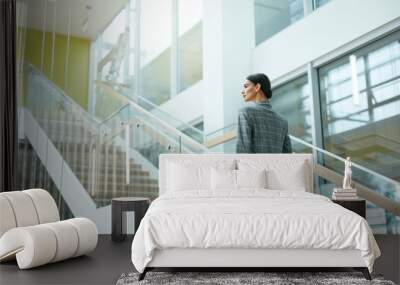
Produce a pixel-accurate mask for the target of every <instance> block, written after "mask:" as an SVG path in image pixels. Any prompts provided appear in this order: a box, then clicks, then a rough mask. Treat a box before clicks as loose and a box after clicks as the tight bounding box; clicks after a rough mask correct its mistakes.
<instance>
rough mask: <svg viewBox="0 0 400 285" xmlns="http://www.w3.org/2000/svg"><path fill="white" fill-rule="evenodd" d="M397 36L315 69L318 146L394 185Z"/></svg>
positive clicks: (398, 118) (399, 78)
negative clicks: (319, 122) (320, 135)
mask: <svg viewBox="0 0 400 285" xmlns="http://www.w3.org/2000/svg"><path fill="white" fill-rule="evenodd" d="M399 39H400V33H396V34H393V35H391V36H389V37H387V38H384V39H382V40H380V41H377V42H375V43H373V44H371V45H369V46H367V47H365V48H362V49H360V50H358V51H356V52H354V53H352V54H350V55H346V56H344V57H342V58H340V59H338V60H337V61H334V62H332V63H330V64H328V65H326V66H323V67H322V68H320V70H319V80H320V94H321V110H322V123H323V138H324V148H325V149H326V150H328V151H330V152H333V153H335V154H338V155H340V156H341V157H347V156H350V157H352V160H353V161H356V162H358V163H359V164H361V165H364V166H366V167H368V168H370V169H372V170H374V171H376V172H379V173H381V174H383V175H385V176H387V177H390V178H392V179H394V180H397V181H400V128H399V126H400V42H399Z"/></svg>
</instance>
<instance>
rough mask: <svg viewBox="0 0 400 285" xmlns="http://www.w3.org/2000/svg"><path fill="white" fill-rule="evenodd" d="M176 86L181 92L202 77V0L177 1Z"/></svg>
mask: <svg viewBox="0 0 400 285" xmlns="http://www.w3.org/2000/svg"><path fill="white" fill-rule="evenodd" d="M177 17H178V49H179V51H178V80H177V81H178V82H177V84H178V88H177V92H178V93H179V92H181V91H183V90H185V89H187V88H188V87H190V86H192V85H193V84H195V83H197V82H198V81H200V80H201V79H202V78H203V23H202V18H203V2H202V0H184V1H179V2H178V16H177Z"/></svg>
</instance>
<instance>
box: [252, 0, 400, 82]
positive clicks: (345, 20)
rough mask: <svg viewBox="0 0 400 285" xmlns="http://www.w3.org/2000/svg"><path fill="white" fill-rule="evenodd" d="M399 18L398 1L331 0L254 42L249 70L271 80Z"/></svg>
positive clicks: (399, 7) (399, 3) (399, 8)
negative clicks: (258, 43)
mask: <svg viewBox="0 0 400 285" xmlns="http://www.w3.org/2000/svg"><path fill="white" fill-rule="evenodd" d="M399 17H400V1H399V0H332V1H331V2H329V3H327V4H326V5H324V6H322V7H321V8H319V9H317V10H316V11H314V12H313V13H311V14H310V15H308V16H306V17H305V18H303V19H302V20H300V21H298V22H296V23H295V24H293V25H291V26H289V27H287V28H286V29H285V30H283V31H281V32H280V33H278V34H275V35H274V36H272V37H271V38H270V39H268V40H266V41H265V42H263V43H261V44H260V45H258V46H257V47H256V48H255V50H254V53H253V59H252V61H253V65H252V66H253V67H252V68H253V71H254V72H264V73H266V74H267V75H268V76H269V77H270V79H271V80H274V79H276V78H279V77H280V76H282V75H284V74H286V73H288V72H290V71H292V70H294V69H296V68H298V67H300V66H302V65H304V64H306V63H308V62H310V61H312V60H314V59H317V58H319V57H321V56H323V55H325V54H327V53H329V52H331V51H333V50H335V49H337V48H339V47H341V46H343V45H345V44H347V43H348V42H350V41H353V40H355V39H357V38H359V37H361V36H363V35H364V34H366V33H368V32H370V31H372V30H374V29H376V28H378V27H380V26H382V25H384V24H386V23H388V22H390V21H392V20H394V19H396V18H399Z"/></svg>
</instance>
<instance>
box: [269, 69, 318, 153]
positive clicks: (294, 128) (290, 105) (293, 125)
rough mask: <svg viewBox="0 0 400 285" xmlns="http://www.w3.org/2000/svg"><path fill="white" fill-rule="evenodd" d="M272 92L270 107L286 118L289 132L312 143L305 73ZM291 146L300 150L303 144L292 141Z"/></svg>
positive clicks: (295, 149) (309, 99)
mask: <svg viewBox="0 0 400 285" xmlns="http://www.w3.org/2000/svg"><path fill="white" fill-rule="evenodd" d="M272 94H273V95H272V99H271V104H272V107H273V109H274V110H275V111H277V112H278V113H279V114H281V115H282V116H283V117H284V118H285V119H287V120H288V123H289V133H290V134H291V135H293V136H295V137H298V138H300V139H302V140H305V141H306V142H309V143H312V132H311V110H310V109H311V96H310V88H309V84H308V79H307V75H304V76H301V77H300V78H297V79H294V80H292V81H290V82H289V83H286V84H284V85H281V86H279V87H277V88H274V89H273V91H272ZM292 143H293V142H292ZM293 148H294V151H296V152H301V151H302V150H303V148H304V146H300V145H299V146H297V145H296V144H294V143H293Z"/></svg>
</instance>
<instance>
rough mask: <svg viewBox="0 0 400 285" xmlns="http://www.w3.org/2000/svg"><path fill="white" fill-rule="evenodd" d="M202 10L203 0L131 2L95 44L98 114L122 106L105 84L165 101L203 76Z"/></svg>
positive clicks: (124, 92)
mask: <svg viewBox="0 0 400 285" xmlns="http://www.w3.org/2000/svg"><path fill="white" fill-rule="evenodd" d="M154 7H157V9H154ZM202 14H203V7H202V0H190V1H189V0H184V1H183V0H146V1H144V0H130V1H127V4H126V6H125V8H124V9H122V10H121V11H120V13H119V14H118V15H117V16H116V17H115V18H114V19H113V20H112V21H111V22H110V24H109V25H108V26H107V27H106V28H105V30H104V31H102V32H101V33H100V34H99V36H98V37H97V38H96V40H95V42H94V44H93V47H94V48H93V51H94V53H93V55H92V62H93V64H94V69H95V70H96V72H94V73H95V74H93V80H94V81H95V82H96V85H97V87H96V90H95V92H94V93H93V94H92V96H94V97H96V98H95V100H93V101H95V102H96V103H95V108H94V109H95V110H96V115H97V116H100V117H103V118H104V117H105V114H108V115H109V114H111V113H112V112H113V111H115V110H117V109H118V108H120V107H121V105H120V103H118V102H116V100H115V98H114V100H112V99H111V98H109V97H110V96H107V94H105V93H104V88H98V85H99V84H103V85H102V86H103V87H104V84H107V85H108V86H110V87H112V88H113V89H114V90H116V91H117V92H118V93H120V94H122V95H124V96H128V97H130V98H132V99H135V100H136V99H137V98H139V96H140V97H142V98H145V100H148V101H150V102H151V103H153V104H155V105H161V104H162V103H164V102H166V101H167V100H169V99H170V98H171V97H172V96H174V95H176V94H178V93H179V92H181V91H183V90H185V89H186V88H188V87H190V86H192V85H193V84H195V83H197V82H198V81H200V80H201V79H202V78H203V52H202V50H203V35H202V34H203V25H202ZM136 49H137V51H136ZM135 69H137V70H135ZM98 81H101V82H100V83H99V82H98Z"/></svg>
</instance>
